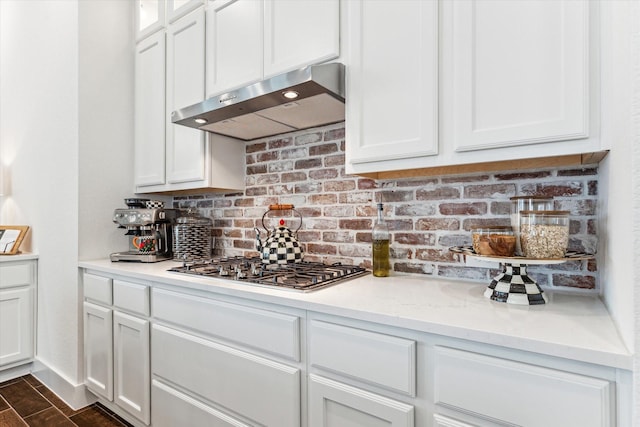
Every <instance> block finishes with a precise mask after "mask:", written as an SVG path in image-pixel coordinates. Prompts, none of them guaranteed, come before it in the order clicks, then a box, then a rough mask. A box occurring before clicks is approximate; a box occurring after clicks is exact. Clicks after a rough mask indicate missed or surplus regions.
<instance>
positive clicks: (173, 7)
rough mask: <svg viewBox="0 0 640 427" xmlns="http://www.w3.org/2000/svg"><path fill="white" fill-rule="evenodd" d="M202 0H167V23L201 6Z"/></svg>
mask: <svg viewBox="0 0 640 427" xmlns="http://www.w3.org/2000/svg"><path fill="white" fill-rule="evenodd" d="M203 3H204V0H167V24H169V23H171V22H174V21H175V20H176V19H178V18H181V17H183V16H184V15H186V14H187V13H189V12H191V11H192V10H196V9H197V8H198V7H199V6H202V5H203Z"/></svg>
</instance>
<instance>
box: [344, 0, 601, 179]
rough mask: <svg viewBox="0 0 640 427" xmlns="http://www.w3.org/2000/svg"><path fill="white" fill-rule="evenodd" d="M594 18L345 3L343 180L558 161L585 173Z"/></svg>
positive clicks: (594, 94) (533, 0) (594, 67)
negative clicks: (580, 167)
mask: <svg viewBox="0 0 640 427" xmlns="http://www.w3.org/2000/svg"><path fill="white" fill-rule="evenodd" d="M438 9H439V10H438ZM598 9H599V4H598V2H590V1H587V0H566V1H564V0H558V1H547V0H522V1H508V0H482V1H478V0H464V1H462V0H461V1H451V2H448V1H445V2H436V1H425V2H415V1H376V2H369V1H364V0H353V1H349V2H348V3H347V8H346V10H347V28H348V40H347V49H348V61H347V73H348V80H347V97H346V99H347V120H346V126H347V127H346V130H347V138H346V141H347V157H346V160H347V164H346V169H347V173H352V174H364V175H367V174H368V175H370V176H373V177H383V176H384V177H392V176H399V175H398V174H402V176H417V175H422V174H426V175H428V174H430V173H431V174H433V173H446V172H447V171H450V172H457V173H460V172H462V171H465V172H469V171H481V170H488V169H486V168H492V170H497V169H500V168H504V167H508V165H509V164H508V163H505V161H507V162H508V161H515V160H517V161H520V160H526V161H527V165H528V166H529V167H540V166H543V165H544V162H545V161H546V160H545V159H544V158H548V157H552V156H553V157H557V158H558V162H560V161H561V162H563V163H562V164H579V163H580V162H582V161H584V160H583V158H584V156H583V154H585V153H586V154H592V153H597V152H599V151H600V150H601V145H600V140H599V133H598V124H599V114H600V113H599V109H598V105H599V102H598V94H599V89H598V82H599V78H600V77H599V49H598V47H599V45H600V43H599V25H598V20H599V19H600V18H599V10H598ZM380 22H384V28H381V26H380ZM602 156H603V154H602V153H597V154H596V155H595V156H587V158H588V159H589V161H594V160H596V161H597V160H599V159H600V158H602ZM556 164H559V163H556ZM461 166H464V168H461ZM521 166H522V165H521ZM443 167H444V168H447V169H442V168H443ZM429 168H431V169H430V170H431V171H429V170H428V169H429ZM474 168H475V169H474ZM483 168H484V169H483ZM393 173H396V175H393Z"/></svg>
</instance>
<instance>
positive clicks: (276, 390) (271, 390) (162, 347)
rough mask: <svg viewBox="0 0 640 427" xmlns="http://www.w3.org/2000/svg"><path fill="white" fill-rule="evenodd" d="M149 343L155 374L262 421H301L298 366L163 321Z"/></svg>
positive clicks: (290, 424)
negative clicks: (187, 332) (169, 326)
mask: <svg viewBox="0 0 640 427" xmlns="http://www.w3.org/2000/svg"><path fill="white" fill-rule="evenodd" d="M151 345H152V350H151V354H152V358H151V359H152V360H151V366H152V367H153V374H154V376H156V377H161V378H163V379H166V380H167V381H169V382H171V383H173V384H177V385H179V386H180V387H181V388H183V389H186V390H189V391H190V392H193V393H194V394H196V395H199V396H202V397H203V398H204V399H207V400H209V401H211V402H215V403H216V405H220V406H222V407H225V408H228V409H229V410H230V411H233V412H234V413H238V414H242V415H243V416H245V417H247V418H249V419H251V420H254V421H256V423H258V424H260V425H266V426H278V427H294V426H295V427H298V426H299V425H300V370H299V369H296V368H293V367H290V366H287V365H283V364H280V363H276V362H273V361H271V360H268V359H264V358H262V357H258V356H255V355H252V354H249V353H245V352H242V351H239V350H236V349H233V348H231V347H227V346H224V345H221V344H217V343H214V342H212V341H207V340H204V339H202V338H198V337H194V336H191V335H188V334H185V333H183V332H180V331H176V330H173V329H170V328H166V327H163V326H159V325H154V326H153V327H152V332H151ZM155 405H156V403H154V406H155ZM155 420H157V419H156V418H154V423H155Z"/></svg>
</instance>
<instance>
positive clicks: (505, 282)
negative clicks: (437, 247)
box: [449, 246, 594, 305]
mask: <svg viewBox="0 0 640 427" xmlns="http://www.w3.org/2000/svg"><path fill="white" fill-rule="evenodd" d="M449 250H450V251H451V252H455V253H459V254H462V255H464V256H469V257H473V258H477V259H482V260H485V261H491V262H499V263H501V264H502V265H503V270H502V273H500V274H498V275H497V276H496V277H494V278H493V280H491V283H490V284H489V286H488V287H487V289H486V290H485V291H484V296H485V297H487V298H489V299H491V300H493V301H498V302H506V303H507V304H518V305H538V304H546V303H547V302H548V300H547V296H546V295H545V294H544V291H543V290H542V289H541V288H540V286H539V285H538V283H537V282H536V281H535V280H533V278H531V277H530V276H529V275H528V274H527V265H552V264H562V263H564V262H567V261H577V260H585V259H591V258H593V257H594V256H593V255H592V254H587V253H583V252H567V253H566V254H565V256H564V257H563V258H525V257H521V256H514V257H501V256H487V255H478V254H476V253H475V252H474V251H473V247H472V246H454V247H452V248H449Z"/></svg>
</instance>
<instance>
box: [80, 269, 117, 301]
mask: <svg viewBox="0 0 640 427" xmlns="http://www.w3.org/2000/svg"><path fill="white" fill-rule="evenodd" d="M82 282H83V284H84V297H85V298H88V299H90V300H94V301H97V302H101V303H103V304H107V305H111V303H112V302H113V297H112V289H111V286H112V282H113V279H110V278H108V277H102V276H96V275H95V274H88V273H85V274H84V276H83V280H82Z"/></svg>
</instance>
